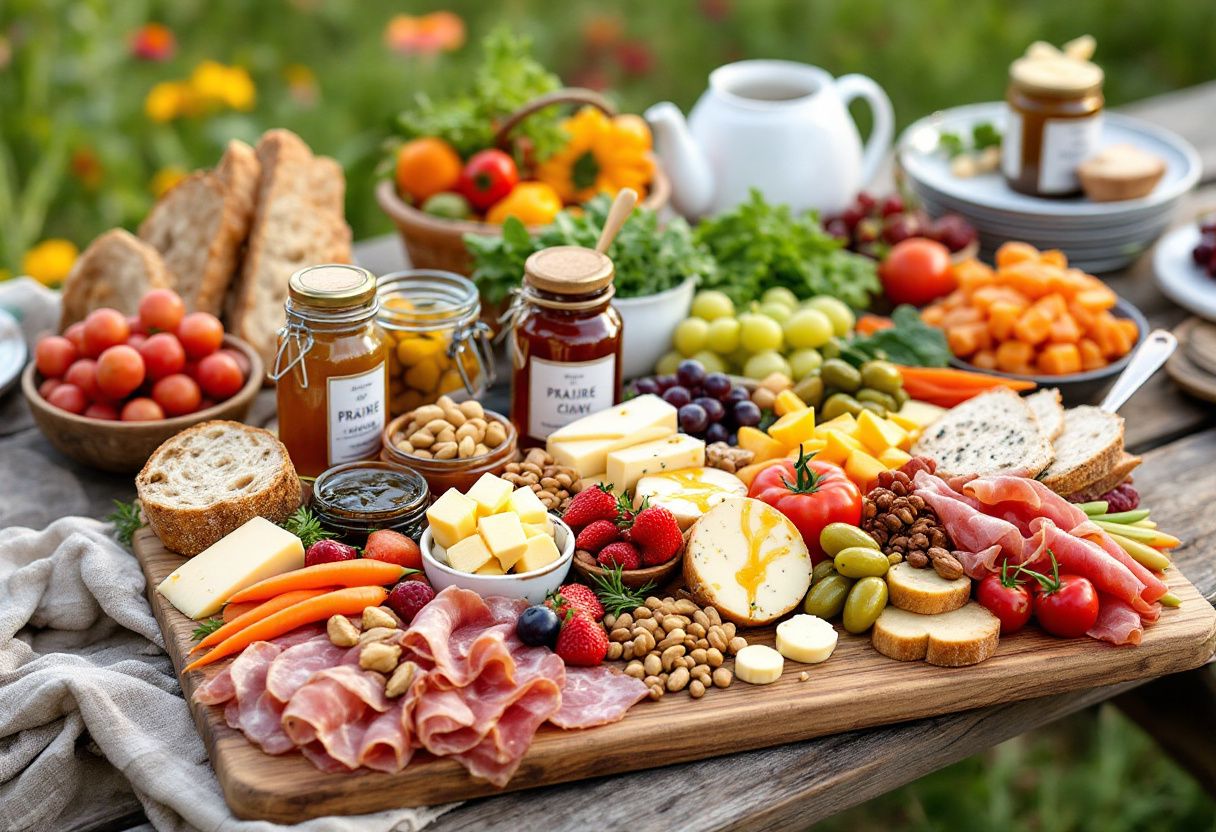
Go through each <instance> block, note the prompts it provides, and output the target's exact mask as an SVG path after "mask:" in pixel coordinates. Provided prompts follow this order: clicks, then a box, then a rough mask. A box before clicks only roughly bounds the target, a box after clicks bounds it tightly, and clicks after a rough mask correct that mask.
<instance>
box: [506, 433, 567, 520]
mask: <svg viewBox="0 0 1216 832" xmlns="http://www.w3.org/2000/svg"><path fill="white" fill-rule="evenodd" d="M502 478H503V479H504V480H506V481H507V482H509V483H511V485H514V486H515V487H516V488H520V487H527V488H531V489H532V490H533V491H535V492H536V496H537V497H539V498H540V501H541V502H542V503H544V504H545V508H547V509H548V510H549V511H557V512H562V511H565V510H566V506H568V505H570V500H571V498H573V497H574V495H575V494H577V493H578V492H580V491H582V490H583V481H582V479H581V478H580V477H579V475H578V471H577V470H575V469H574V468H567V467H565V466H563V465H558V464H557V463H556V462H554V461H553V457H551V456H550V455H549V453H548V452H547V451H545V449H544V448H532V449H531V450H529V451H528V453H527V455H526V456H525V455H524V454H523V453H521V452H519V451H516V452H515V458H514V459H513V460H511V461H510V462H508V463H507V468H506V471H504V472H503V474H502Z"/></svg>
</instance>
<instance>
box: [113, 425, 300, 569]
mask: <svg viewBox="0 0 1216 832" xmlns="http://www.w3.org/2000/svg"><path fill="white" fill-rule="evenodd" d="M135 489H136V492H137V493H138V494H139V500H140V503H141V504H142V506H143V514H144V518H145V519H147V521H148V525H149V526H151V527H152V531H154V532H156V536H157V537H159V538H160V540H161V542H162V543H164V544H165V546H166V547H167V548H169V549H172V550H173V551H174V552H178V553H180V554H183V555H197V554H198V553H199V552H201V551H203V550H204V549H206V548H207V547H208V546H210V545H211V544H213V543H215V542H216V541H217V540H219V539H220V538H221V537H223V536H224V535H226V534H228V533H229V532H231V531H233V530H234V529H236V528H238V527H240V526H242V525H244V524H245V523H247V522H248V521H249V520H250V519H252V518H254V517H265V518H266V519H267V520H270V521H272V522H275V523H278V522H280V521H282V520H284V519H285V518H286V517H287V516H288V515H289V514H291V513H292V512H293V511H295V510H296V508H297V507H298V506H299V505H300V481H299V479H298V478H297V477H296V469H295V468H294V467H293V466H292V464H291V458H290V457H288V455H287V449H286V448H285V447H283V443H282V442H280V441H279V440H278V439H277V438H276V437H275V435H274V434H272V433H270V432H269V431H265V430H262V429H261V428H255V427H250V426H248V425H242V424H240V423H239V422H225V421H219V420H217V421H211V422H202V423H201V424H198V425H195V426H194V427H191V428H187V429H186V430H184V431H182V432H181V433H179V434H177V435H176V436H173V437H171V438H169V439H167V440H165V442H164V443H163V444H162V445H161V446H160V447H159V448H157V449H156V450H155V451H154V452H153V453H152V456H151V457H149V459H148V462H147V463H146V464H145V465H144V467H143V470H141V471H140V472H139V474H138V475H137V476H136V477H135Z"/></svg>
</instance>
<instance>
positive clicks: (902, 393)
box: [891, 387, 911, 410]
mask: <svg viewBox="0 0 1216 832" xmlns="http://www.w3.org/2000/svg"><path fill="white" fill-rule="evenodd" d="M891 395H892V396H894V397H895V404H897V405H899V407H897V408H895V409H896V410H899V409H900V408H902V407H903V406H904V405H905V404H907V403H908V399H910V398H911V396H909V395H908V391H907V390H905V389H904V388H902V387H901V388H899V389H898V390H896V391H895V392H894V393H892V394H891Z"/></svg>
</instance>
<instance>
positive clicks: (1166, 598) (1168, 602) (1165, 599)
mask: <svg viewBox="0 0 1216 832" xmlns="http://www.w3.org/2000/svg"><path fill="white" fill-rule="evenodd" d="M1157 600H1158V601H1160V602H1161V606H1163V607H1181V606H1182V599H1181V598H1179V597H1178V596H1177V595H1175V594H1174V593H1172V592H1167V593H1165V594H1164V595H1162V596H1161V597H1160V598H1158V599H1157Z"/></svg>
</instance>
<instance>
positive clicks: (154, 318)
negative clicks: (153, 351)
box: [139, 289, 186, 332]
mask: <svg viewBox="0 0 1216 832" xmlns="http://www.w3.org/2000/svg"><path fill="white" fill-rule="evenodd" d="M185 316H186V304H184V303H182V299H181V298H180V297H179V296H178V294H177V292H175V291H173V290H172V289H153V290H152V291H151V292H148V294H146V295H144V297H143V300H141V301H140V302H139V322H140V323H141V324H142V325H143V328H144V329H146V330H147V331H148V332H157V331H160V332H173V331H174V330H175V329H177V327H178V324H180V323H181V322H182V318H184V317H185Z"/></svg>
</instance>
